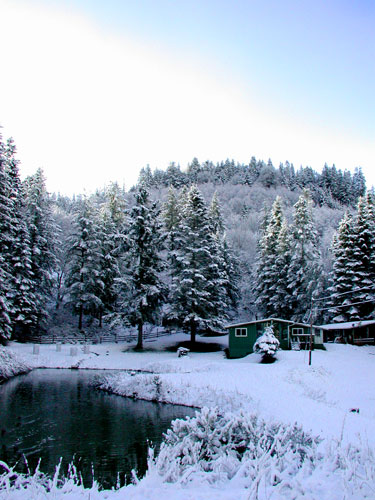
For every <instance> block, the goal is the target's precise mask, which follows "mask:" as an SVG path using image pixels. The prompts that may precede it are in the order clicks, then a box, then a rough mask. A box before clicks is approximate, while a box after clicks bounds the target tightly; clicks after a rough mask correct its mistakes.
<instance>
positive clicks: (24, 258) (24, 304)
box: [5, 139, 38, 338]
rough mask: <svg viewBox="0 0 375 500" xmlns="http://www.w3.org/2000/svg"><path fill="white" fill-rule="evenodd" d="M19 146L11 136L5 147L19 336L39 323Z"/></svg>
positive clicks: (12, 294)
mask: <svg viewBox="0 0 375 500" xmlns="http://www.w3.org/2000/svg"><path fill="white" fill-rule="evenodd" d="M15 154H16V147H15V145H14V143H13V141H12V140H11V139H9V140H8V141H7V146H6V150H5V155H6V165H5V173H6V175H7V177H8V195H7V196H8V201H9V216H10V218H11V228H10V235H11V241H12V245H11V248H10V249H9V252H8V256H7V258H8V261H9V264H10V272H9V285H10V290H9V292H8V294H7V298H8V301H9V304H10V318H11V320H12V328H13V333H14V334H16V335H17V337H18V338H19V337H22V336H23V335H24V334H28V333H30V329H31V328H32V327H33V326H36V325H37V323H38V307H37V301H36V291H35V286H36V284H35V282H34V274H33V272H32V262H31V247H30V238H29V232H28V229H27V226H26V220H27V217H26V210H25V203H24V200H23V197H22V192H21V181H20V178H19V172H18V161H17V159H16V157H15Z"/></svg>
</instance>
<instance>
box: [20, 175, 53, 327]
mask: <svg viewBox="0 0 375 500" xmlns="http://www.w3.org/2000/svg"><path fill="white" fill-rule="evenodd" d="M23 191H24V196H25V206H26V222H27V227H28V232H29V237H30V247H31V271H32V274H33V281H34V293H35V304H36V311H37V315H38V321H37V324H36V325H35V326H40V325H41V321H42V320H44V319H45V318H46V314H47V313H46V310H47V308H46V304H47V302H48V300H50V298H51V296H52V288H53V272H54V270H55V267H56V257H55V256H56V252H55V247H56V245H57V241H58V236H59V228H58V227H57V225H56V224H55V222H54V219H53V216H52V209H51V202H50V199H49V196H48V193H47V190H46V186H45V178H44V174H43V171H42V170H41V169H38V170H37V172H36V173H35V174H34V175H32V176H30V177H27V178H26V179H25V181H24V183H23Z"/></svg>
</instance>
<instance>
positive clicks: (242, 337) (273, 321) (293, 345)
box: [226, 318, 324, 358]
mask: <svg viewBox="0 0 375 500" xmlns="http://www.w3.org/2000/svg"><path fill="white" fill-rule="evenodd" d="M267 326H272V328H273V332H274V334H275V336H276V338H277V339H278V340H279V342H280V347H281V349H298V350H299V349H308V348H309V344H310V330H311V325H308V324H305V323H297V322H294V321H289V320H286V319H280V318H266V319H258V320H255V321H250V322H247V323H236V324H232V325H228V326H227V327H226V328H227V329H228V330H229V357H230V358H242V357H243V356H247V355H248V354H251V353H252V352H253V346H254V344H255V341H256V339H257V338H258V337H259V336H260V335H262V334H263V332H264V330H265V328H266V327H267ZM313 348H315V349H324V346H323V334H322V330H321V329H320V327H316V326H313Z"/></svg>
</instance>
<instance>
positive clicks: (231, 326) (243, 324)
mask: <svg viewBox="0 0 375 500" xmlns="http://www.w3.org/2000/svg"><path fill="white" fill-rule="evenodd" d="M265 321H280V322H281V323H288V324H289V325H300V326H310V325H309V324H307V323H300V322H298V321H290V320H288V319H281V318H263V319H256V320H254V321H246V322H244V323H233V324H232V325H227V326H226V327H225V328H234V327H237V326H245V325H253V324H255V323H264V322H265ZM313 326H314V328H316V326H315V325H313ZM319 328H321V327H319Z"/></svg>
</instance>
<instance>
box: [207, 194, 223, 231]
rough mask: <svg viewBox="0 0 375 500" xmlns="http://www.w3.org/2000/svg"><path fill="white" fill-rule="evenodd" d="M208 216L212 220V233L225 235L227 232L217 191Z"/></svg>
mask: <svg viewBox="0 0 375 500" xmlns="http://www.w3.org/2000/svg"><path fill="white" fill-rule="evenodd" d="M208 215H209V217H210V220H211V231H212V232H213V233H214V234H216V233H217V234H223V233H224V232H225V227H224V219H223V215H222V213H221V207H220V202H219V199H218V196H217V191H215V193H214V195H213V197H212V200H211V204H210V208H209V212H208Z"/></svg>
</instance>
